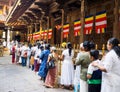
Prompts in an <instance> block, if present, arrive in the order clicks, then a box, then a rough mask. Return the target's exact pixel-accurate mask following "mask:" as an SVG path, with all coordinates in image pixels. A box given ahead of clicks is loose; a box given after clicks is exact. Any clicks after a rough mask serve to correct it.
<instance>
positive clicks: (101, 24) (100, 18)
mask: <svg viewBox="0 0 120 92" xmlns="http://www.w3.org/2000/svg"><path fill="white" fill-rule="evenodd" d="M106 27H107V17H106V11H102V12H99V13H97V14H96V17H95V30H96V33H97V34H100V33H105V31H106Z"/></svg>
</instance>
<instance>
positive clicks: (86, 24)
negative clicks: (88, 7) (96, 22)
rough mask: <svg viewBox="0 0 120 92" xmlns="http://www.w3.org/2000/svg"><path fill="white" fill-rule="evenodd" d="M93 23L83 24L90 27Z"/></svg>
mask: <svg viewBox="0 0 120 92" xmlns="http://www.w3.org/2000/svg"><path fill="white" fill-rule="evenodd" d="M92 26H93V23H89V24H85V27H92Z"/></svg>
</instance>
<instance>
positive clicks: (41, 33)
mask: <svg viewBox="0 0 120 92" xmlns="http://www.w3.org/2000/svg"><path fill="white" fill-rule="evenodd" d="M40 38H41V39H44V31H43V30H41V31H40Z"/></svg>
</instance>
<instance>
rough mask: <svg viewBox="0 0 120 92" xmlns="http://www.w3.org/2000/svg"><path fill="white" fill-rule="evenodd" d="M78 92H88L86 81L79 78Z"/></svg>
mask: <svg viewBox="0 0 120 92" xmlns="http://www.w3.org/2000/svg"><path fill="white" fill-rule="evenodd" d="M80 92H88V84H87V81H84V80H81V79H80Z"/></svg>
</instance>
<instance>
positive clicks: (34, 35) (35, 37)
mask: <svg viewBox="0 0 120 92" xmlns="http://www.w3.org/2000/svg"><path fill="white" fill-rule="evenodd" d="M33 38H34V40H39V38H40V32H35V33H34V34H33Z"/></svg>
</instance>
